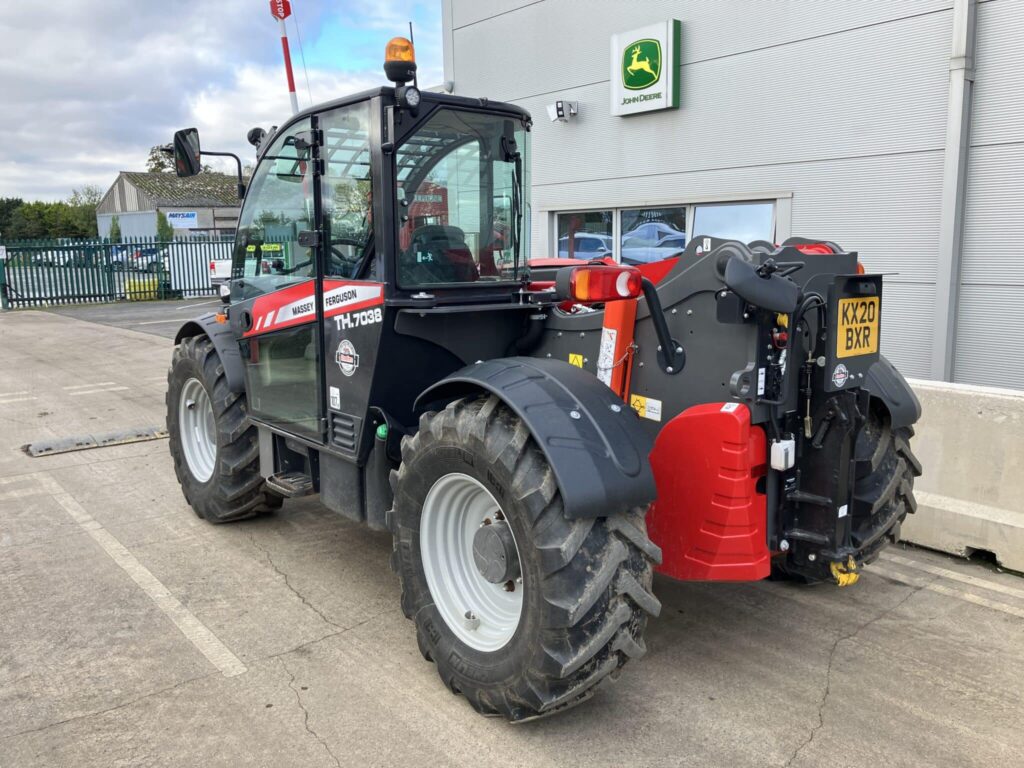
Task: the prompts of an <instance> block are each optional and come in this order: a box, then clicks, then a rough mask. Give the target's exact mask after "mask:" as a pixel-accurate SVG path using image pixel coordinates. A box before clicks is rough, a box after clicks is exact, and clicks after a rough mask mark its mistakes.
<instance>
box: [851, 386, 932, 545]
mask: <svg viewBox="0 0 1024 768" xmlns="http://www.w3.org/2000/svg"><path fill="white" fill-rule="evenodd" d="M913 436H914V428H913V427H909V426H908V427H893V426H892V420H891V419H890V417H889V411H888V409H887V408H886V407H885V405H884V403H882V401H881V400H878V399H877V398H872V400H871V406H870V412H869V414H868V419H867V423H866V424H865V425H864V429H862V430H861V432H860V435H858V436H857V445H856V448H855V458H856V461H857V470H856V472H857V476H856V482H855V484H854V488H853V504H852V506H851V509H850V514H851V515H852V517H853V530H852V538H853V545H854V546H855V547H857V549H858V550H860V558H861V559H863V562H864V563H870V562H872V561H873V560H875V559H877V558H878V554H879V553H880V552H881V551H882V549H883V548H884V547H885V545H886V543H887V542H889V541H897V540H898V539H899V537H900V525H901V524H902V523H903V521H904V520H905V519H906V518H907V515H908V514H912V513H914V512H916V511H917V500H916V499H915V498H914V478H915V477H920V475H921V462H920V461H918V460H917V457H916V456H914V452H913V451H912V450H911V449H910V439H911V438H912V437H913Z"/></svg>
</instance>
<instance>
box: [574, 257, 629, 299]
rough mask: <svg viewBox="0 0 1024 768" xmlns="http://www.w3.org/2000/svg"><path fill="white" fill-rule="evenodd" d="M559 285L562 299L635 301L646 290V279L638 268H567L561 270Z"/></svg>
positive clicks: (595, 266) (590, 266) (588, 266)
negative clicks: (644, 287)
mask: <svg viewBox="0 0 1024 768" xmlns="http://www.w3.org/2000/svg"><path fill="white" fill-rule="evenodd" d="M555 282H556V289H557V291H558V294H559V295H560V296H563V297H565V298H570V299H575V300H576V301H583V302H605V301H618V300H619V299H635V298H636V297H637V296H639V295H640V293H641V291H642V290H643V276H642V275H641V274H640V270H639V269H637V268H636V267H607V266H598V265H587V266H584V267H567V268H566V269H561V270H559V272H558V277H557V279H556V281H555Z"/></svg>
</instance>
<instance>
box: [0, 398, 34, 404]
mask: <svg viewBox="0 0 1024 768" xmlns="http://www.w3.org/2000/svg"><path fill="white" fill-rule="evenodd" d="M35 399H36V398H34V397H14V398H11V399H10V400H0V405H7V404H8V403H24V402H25V401H26V400H35Z"/></svg>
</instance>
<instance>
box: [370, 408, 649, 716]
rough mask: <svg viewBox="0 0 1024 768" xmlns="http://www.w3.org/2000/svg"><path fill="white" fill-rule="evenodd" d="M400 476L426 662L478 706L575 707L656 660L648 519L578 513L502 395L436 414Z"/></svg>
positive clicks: (398, 511)
mask: <svg viewBox="0 0 1024 768" xmlns="http://www.w3.org/2000/svg"><path fill="white" fill-rule="evenodd" d="M392 481H393V484H394V488H395V503H394V508H393V509H392V510H391V512H389V514H388V521H389V526H390V527H391V530H392V533H393V534H394V553H393V555H392V568H393V569H394V570H395V571H397V572H398V574H399V576H400V577H401V581H402V610H403V611H404V613H405V615H406V616H407V617H408V618H410V619H412V620H413V621H414V622H415V623H416V635H417V640H418V642H419V647H420V651H421V652H422V654H423V656H424V658H426V659H427V660H428V661H433V662H434V663H435V664H437V670H438V673H439V674H440V676H441V679H442V680H443V681H444V683H445V684H446V685H447V686H448V687H449V688H450V689H451V690H452V691H453V692H454V693H456V694H462V695H464V696H465V697H466V698H467V699H468V700H469V702H470V704H471V705H472V706H473V708H474V709H476V710H477V711H478V712H481V713H483V714H485V715H493V716H500V717H505V718H507V719H509V720H526V719H530V718H535V717H540V716H542V715H548V714H551V713H553V712H557V711H560V710H563V709H566V708H568V707H571V706H573V705H575V704H578V703H580V702H582V701H584V700H585V699H587V698H589V697H590V696H591V695H592V694H593V693H594V691H595V688H596V687H597V685H598V683H601V682H602V681H604V680H606V679H614V678H616V677H617V676H618V675H619V672H620V670H621V669H622V666H623V665H624V664H625V663H626V662H627V661H629V660H630V659H638V658H640V657H641V656H643V655H644V652H645V646H644V641H643V633H644V629H645V627H646V624H647V616H648V615H652V616H657V615H658V612H659V611H660V609H661V604H660V603H659V602H658V600H657V599H656V598H655V597H654V595H653V594H652V593H651V581H652V576H653V573H652V564H653V563H656V562H660V559H661V551H660V550H659V549H658V547H657V546H656V545H655V544H653V543H652V542H651V540H650V539H649V538H648V537H647V528H646V525H645V522H644V511H643V510H641V509H632V510H623V511H622V512H621V513H619V514H616V515H612V516H609V517H602V518H597V519H588V520H570V519H568V518H567V517H566V516H565V514H564V511H563V507H562V498H561V494H560V492H559V488H558V486H557V484H556V482H555V478H554V474H553V472H552V470H551V467H550V466H549V465H548V463H547V460H546V459H545V457H544V454H543V453H542V452H541V450H540V449H539V448H538V447H537V444H536V443H535V442H534V440H533V438H532V437H531V436H530V432H529V430H528V429H527V427H526V425H525V424H524V423H523V422H522V421H521V420H520V419H519V418H518V417H517V416H516V415H515V414H514V413H513V412H512V411H511V410H510V409H509V408H508V407H506V406H505V405H504V404H503V403H502V402H501V401H500V400H498V398H496V397H493V396H491V397H481V398H479V399H463V400H458V401H456V402H454V403H451V404H450V405H449V406H448V407H447V408H445V410H444V411H441V412H437V413H428V414H426V415H424V416H423V417H422V418H421V419H420V427H419V431H418V432H417V433H416V434H415V435H414V436H412V437H407V438H405V439H404V440H403V442H402V464H401V467H400V468H399V470H398V471H397V472H396V473H393V475H392Z"/></svg>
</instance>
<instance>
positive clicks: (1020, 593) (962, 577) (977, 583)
mask: <svg viewBox="0 0 1024 768" xmlns="http://www.w3.org/2000/svg"><path fill="white" fill-rule="evenodd" d="M882 559H883V560H888V561H889V562H890V563H897V564H899V565H905V566H906V567H908V568H916V569H917V570H919V571H924V572H925V573H931V574H933V575H935V576H941V577H943V578H944V579H951V580H953V581H961V582H963V583H964V584H970V585H971V586H973V587H981V588H982V589H990V590H992V591H993V592H1001V593H1002V594H1004V595H1010V596H1011V597H1019V598H1021V599H1022V600H1024V589H1018V588H1017V587H1010V586H1007V585H1006V584H1000V583H998V582H995V581H990V580H989V579H982V578H979V577H977V576H971V575H969V574H966V573H958V572H956V571H951V570H949V569H948V568H939V567H938V566H937V565H930V564H928V563H919V562H917V561H916V560H911V559H909V558H906V557H900V556H899V555H893V554H890V553H889V552H883V553H882Z"/></svg>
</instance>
